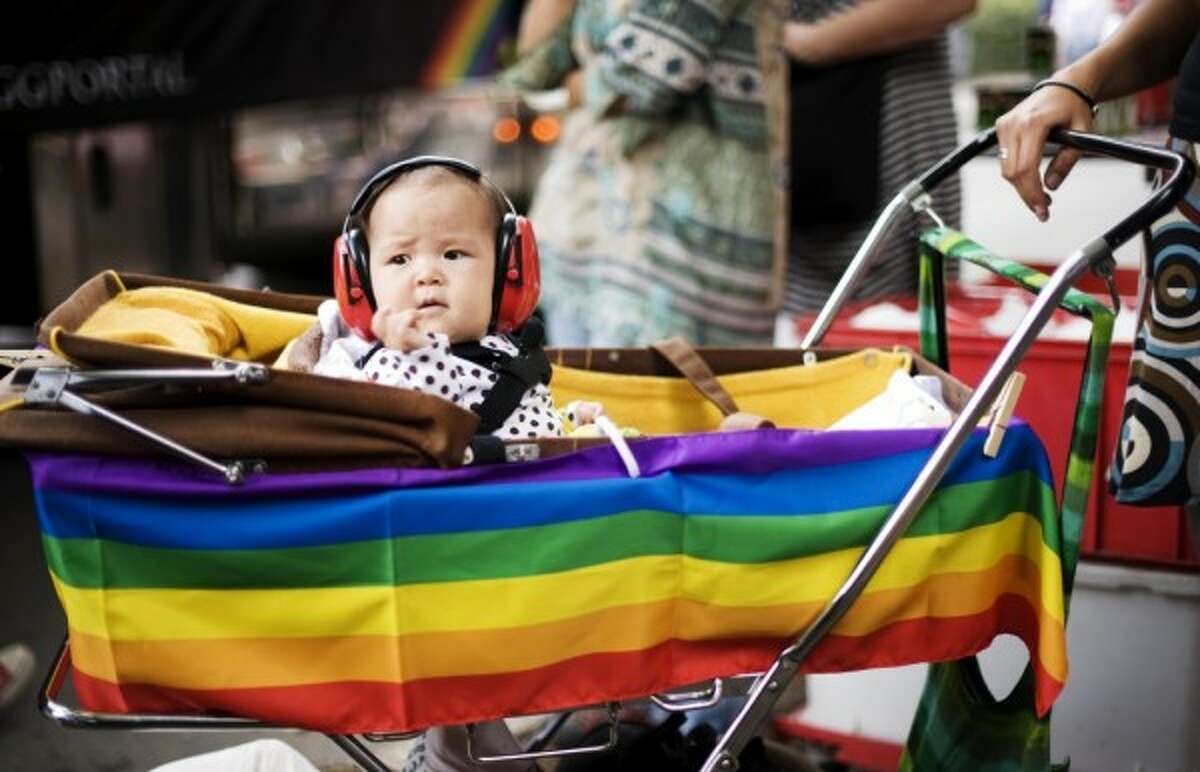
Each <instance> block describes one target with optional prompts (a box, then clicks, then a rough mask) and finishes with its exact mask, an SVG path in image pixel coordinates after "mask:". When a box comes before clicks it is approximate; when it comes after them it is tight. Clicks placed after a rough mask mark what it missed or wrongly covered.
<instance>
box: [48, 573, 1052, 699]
mask: <svg viewBox="0 0 1200 772" xmlns="http://www.w3.org/2000/svg"><path fill="white" fill-rule="evenodd" d="M1039 587H1040V577H1039V575H1038V572H1037V567H1036V566H1035V565H1034V564H1033V563H1032V562H1031V561H1029V560H1027V559H1025V558H1022V557H1019V556H1006V557H1004V558H1002V559H1001V560H1000V561H999V562H998V563H997V564H996V565H994V566H993V567H992V568H990V569H988V570H986V571H978V572H970V573H962V574H946V575H939V576H934V577H930V578H929V579H926V580H925V581H923V582H921V583H920V584H918V585H916V586H914V587H905V588H898V589H891V590H877V591H874V592H869V593H867V594H865V595H863V596H862V597H861V598H860V599H859V601H858V602H857V603H856V604H855V605H854V607H853V608H852V609H851V610H850V612H849V613H848V614H847V615H846V617H845V618H844V619H843V620H842V622H841V623H839V624H838V625H837V627H836V628H835V629H834V631H833V632H834V633H835V634H837V635H839V636H843V637H863V636H867V635H870V634H871V633H873V632H875V631H876V630H879V629H881V628H883V627H885V626H886V625H889V624H893V623H895V622H899V621H905V620H915V619H920V618H922V617H926V616H929V617H935V618H953V617H958V616H968V615H971V614H977V613H980V612H982V611H985V610H987V609H988V608H990V607H992V606H994V605H995V603H996V602H997V598H999V597H1000V596H1001V595H1002V594H1012V595H1017V596H1019V597H1021V598H1023V599H1024V600H1025V601H1026V603H1027V604H1028V605H1029V606H1030V607H1032V608H1035V609H1038V617H1039V623H1038V625H1037V626H1038V628H1039V629H1040V631H1041V634H1040V635H1038V636H1037V639H1036V641H1032V640H1031V641H1028V643H1033V644H1036V647H1037V652H1038V659H1039V660H1040V661H1041V663H1042V664H1043V666H1044V667H1045V668H1046V670H1047V671H1048V672H1049V673H1051V674H1052V675H1053V676H1054V677H1056V678H1058V679H1060V680H1061V679H1063V678H1065V676H1066V648H1065V647H1066V643H1065V633H1064V630H1063V628H1062V625H1061V624H1060V623H1059V622H1058V620H1056V619H1055V618H1054V617H1053V616H1051V615H1050V614H1048V613H1046V612H1045V611H1044V610H1043V609H1041V607H1040V605H1039V602H1038V601H1039V597H1038V594H1037V593H1038V588H1039ZM822 605H823V602H809V603H797V604H787V605H781V606H771V607H767V608H763V607H755V608H742V607H720V606H714V605H711V604H707V603H700V602H697V601H689V600H685V599H679V600H672V599H667V600H661V601H656V602H653V603H646V604H638V605H626V606H618V607H614V608H608V609H602V610H599V611H595V612H591V613H588V614H584V615H581V616H577V617H571V618H569V619H565V620H555V621H552V622H545V623H541V624H532V625H527V626H522V627H509V628H496V629H490V630H466V631H452V632H437V633H421V634H413V635H408V636H403V637H400V638H397V637H395V636H383V635H363V636H337V637H309V638H251V639H246V638H235V639H228V638H226V639H206V640H190V641H113V642H111V643H109V642H107V641H106V640H105V639H104V638H101V637H98V636H92V635H88V634H85V633H81V632H79V631H75V630H72V633H71V640H72V645H73V646H74V649H75V655H74V656H75V662H76V664H77V665H78V667H79V668H80V669H82V670H84V671H86V672H87V673H90V674H91V675H93V676H95V677H97V678H101V679H104V680H109V681H123V682H134V683H157V684H161V685H164V686H171V687H176V688H183V689H208V688H253V687H264V686H293V685H302V684H307V683H325V682H332V681H355V680H367V681H387V682H396V683H399V682H405V681H413V680H418V679H423V678H442V677H452V676H464V675H476V674H485V673H504V672H510V671H518V670H528V669H532V668H538V667H545V666H547V665H551V664H553V663H555V662H560V661H562V660H566V659H570V658H572V657H579V656H584V655H589V654H594V653H598V652H623V651H635V650H638V649H646V648H650V647H653V646H656V645H658V644H660V643H662V642H663V641H666V640H669V639H672V638H678V639H683V640H713V639H720V638H730V637H735V636H736V637H740V638H759V637H761V638H776V639H783V638H786V637H789V636H795V635H796V634H798V633H799V631H801V630H803V629H804V627H805V626H806V625H807V624H808V623H809V622H810V621H811V620H812V619H813V618H814V617H815V615H816V614H817V613H818V612H819V611H820V608H821V606H822ZM530 641H537V642H538V645H536V646H532V645H530V644H529V642H530ZM917 661H924V660H917ZM213 662H237V663H238V667H237V668H231V669H228V670H226V671H217V670H214V669H213V668H212V667H211V663H213ZM118 674H120V675H119V677H118Z"/></svg>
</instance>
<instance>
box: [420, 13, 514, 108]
mask: <svg viewBox="0 0 1200 772" xmlns="http://www.w3.org/2000/svg"><path fill="white" fill-rule="evenodd" d="M519 16H520V6H519V4H517V3H513V2H511V0H458V1H457V2H456V3H454V9H453V10H452V11H451V12H450V14H449V19H448V20H447V22H446V24H445V25H444V26H443V27H442V30H441V32H440V34H439V36H438V40H437V43H436V45H435V46H434V49H433V53H432V54H431V55H430V57H429V60H428V63H427V64H426V66H425V71H424V72H423V73H422V74H421V80H420V82H421V85H422V86H423V87H425V88H444V87H446V86H452V85H454V84H455V83H458V82H459V81H461V80H463V79H465V78H472V77H475V78H477V77H483V76H485V75H492V74H493V73H495V72H496V70H497V69H498V68H499V65H500V48H501V46H502V45H503V44H504V43H505V42H506V41H511V40H512V39H513V38H514V37H515V35H516V29H517V20H518V18H519Z"/></svg>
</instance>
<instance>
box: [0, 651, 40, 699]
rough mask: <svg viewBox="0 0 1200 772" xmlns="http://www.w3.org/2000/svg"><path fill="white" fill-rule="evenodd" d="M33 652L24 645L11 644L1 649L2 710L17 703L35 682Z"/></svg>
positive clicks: (0, 688)
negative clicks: (33, 681)
mask: <svg viewBox="0 0 1200 772" xmlns="http://www.w3.org/2000/svg"><path fill="white" fill-rule="evenodd" d="M34 662H35V660H34V656H33V652H32V651H30V650H29V647H28V646H26V645H25V644H22V643H10V644H9V645H7V646H5V647H4V648H2V649H0V708H5V707H7V706H9V705H11V704H12V703H14V702H16V700H17V697H19V696H20V695H21V692H23V691H24V690H25V687H26V686H28V685H29V682H30V681H32V680H33V668H34Z"/></svg>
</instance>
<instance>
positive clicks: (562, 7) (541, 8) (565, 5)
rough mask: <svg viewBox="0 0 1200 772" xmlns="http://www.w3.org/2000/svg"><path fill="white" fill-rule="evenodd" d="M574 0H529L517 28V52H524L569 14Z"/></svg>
mask: <svg viewBox="0 0 1200 772" xmlns="http://www.w3.org/2000/svg"><path fill="white" fill-rule="evenodd" d="M574 9H575V0H529V2H528V3H527V4H526V5H525V10H524V11H522V13H521V23H520V25H519V26H518V28H517V53H521V54H523V53H525V52H526V51H528V50H529V49H531V48H533V47H534V46H535V45H537V44H538V43H539V42H541V41H542V39H543V38H545V37H546V36H547V35H549V34H550V33H551V32H553V31H554V29H555V28H556V27H557V26H558V25H559V24H560V23H561V22H562V21H563V19H565V18H567V17H568V16H570V15H571V12H572V11H573V10H574Z"/></svg>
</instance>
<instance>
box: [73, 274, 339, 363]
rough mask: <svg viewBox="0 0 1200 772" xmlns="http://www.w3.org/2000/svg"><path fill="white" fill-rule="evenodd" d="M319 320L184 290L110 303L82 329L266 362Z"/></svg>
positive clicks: (129, 294)
mask: <svg viewBox="0 0 1200 772" xmlns="http://www.w3.org/2000/svg"><path fill="white" fill-rule="evenodd" d="M316 320H317V318H316V317H315V316H313V315H311V314H299V313H294V312H291V311H278V310H275V309H269V308H261V307H258V306H252V305H247V304H245V303H237V302H235V301H232V300H226V299H224V298H220V297H217V296H216V295H210V294H209V293H207V292H198V291H196V290H189V289H182V288H179V287H143V288H141V289H135V290H127V291H125V292H122V293H120V294H119V295H117V296H116V297H114V298H112V299H111V300H109V301H108V302H107V303H105V304H104V305H102V306H100V308H98V309H96V312H95V313H94V314H92V316H91V317H89V318H88V320H87V321H86V322H84V323H83V324H82V325H80V327H79V329H78V330H76V331H75V332H77V333H78V334H80V335H87V336H89V337H93V338H102V339H104V340H110V341H115V342H118V343H133V344H138V345H143V346H160V347H163V348H169V349H174V350H177V351H184V352H187V353H189V354H200V355H205V356H210V355H211V356H221V357H229V358H231V359H242V360H258V361H264V360H268V359H273V358H274V357H275V356H277V355H278V354H279V352H280V351H282V350H283V347H284V346H285V345H287V343H288V342H289V341H291V340H292V339H293V338H296V337H297V336H299V335H300V334H301V333H303V332H304V331H305V330H307V329H308V328H309V327H311V326H312V325H313V324H314V323H315V322H316Z"/></svg>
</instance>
